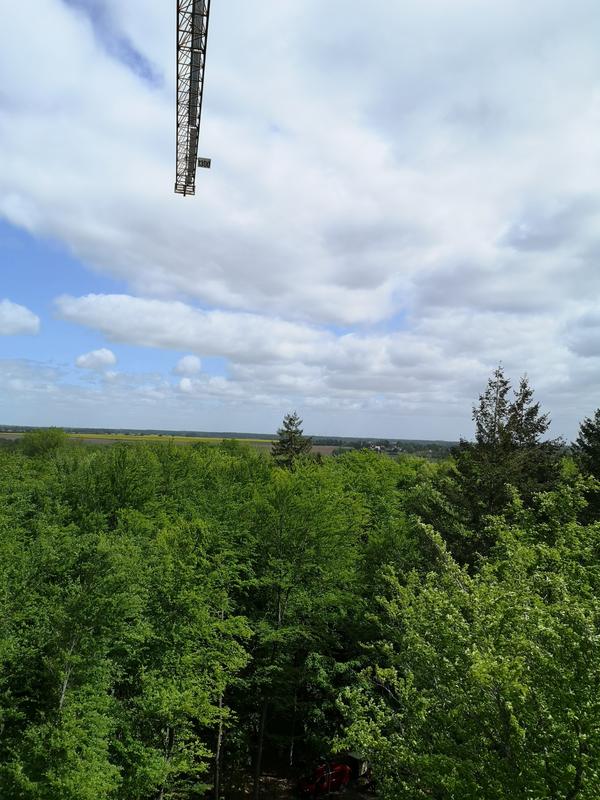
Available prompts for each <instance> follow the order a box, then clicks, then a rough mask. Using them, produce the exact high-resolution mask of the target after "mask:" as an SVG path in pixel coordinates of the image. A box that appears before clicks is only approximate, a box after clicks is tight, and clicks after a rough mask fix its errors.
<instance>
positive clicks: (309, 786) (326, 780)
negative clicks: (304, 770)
mask: <svg viewBox="0 0 600 800" xmlns="http://www.w3.org/2000/svg"><path fill="white" fill-rule="evenodd" d="M351 778H352V770H351V769H350V767H349V766H348V765H347V764H338V763H335V762H332V763H331V764H327V763H325V764H319V766H318V767H317V768H316V769H315V770H314V772H313V774H312V775H311V776H310V777H308V778H304V779H303V780H302V781H300V786H299V789H300V793H301V795H302V796H303V797H310V798H313V797H320V796H321V795H324V794H329V793H330V792H337V791H340V790H341V789H345V788H346V787H347V786H348V784H349V783H350V780H351Z"/></svg>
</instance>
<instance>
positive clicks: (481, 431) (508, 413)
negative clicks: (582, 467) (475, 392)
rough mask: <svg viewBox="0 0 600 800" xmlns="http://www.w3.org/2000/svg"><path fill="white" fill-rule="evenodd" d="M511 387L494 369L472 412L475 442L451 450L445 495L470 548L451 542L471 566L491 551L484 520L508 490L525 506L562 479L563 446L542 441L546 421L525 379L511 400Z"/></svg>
mask: <svg viewBox="0 0 600 800" xmlns="http://www.w3.org/2000/svg"><path fill="white" fill-rule="evenodd" d="M510 388H511V386H510V381H509V380H508V379H507V378H506V377H505V375H504V371H503V369H502V367H498V368H497V369H496V370H495V371H494V373H493V375H492V377H491V378H490V380H489V381H488V385H487V388H486V390H485V391H484V393H483V394H482V395H480V397H479V404H478V405H477V406H475V407H474V408H473V420H474V422H475V442H466V441H461V442H460V445H459V446H458V448H457V449H456V450H455V451H454V460H455V465H456V472H455V476H454V480H453V481H452V482H450V483H447V484H446V487H445V490H446V496H447V498H448V500H449V501H450V502H451V504H453V505H454V506H455V507H456V508H460V509H462V522H463V525H464V526H465V527H466V528H467V529H469V530H470V531H472V532H473V534H474V536H473V537H472V541H471V543H470V545H469V546H465V545H466V541H465V540H464V539H462V541H457V540H456V539H455V540H454V541H453V542H451V544H452V548H453V552H454V553H455V554H456V555H457V557H459V558H460V559H461V560H462V561H467V562H473V561H474V559H475V558H476V556H481V555H486V554H487V553H488V552H489V550H490V548H491V547H492V546H493V544H494V540H493V539H492V538H490V536H489V534H487V533H486V531H485V526H486V519H487V518H488V517H489V516H491V515H494V514H499V513H501V512H502V511H503V510H504V509H505V508H506V507H507V505H508V503H509V502H510V497H511V487H513V488H516V489H517V490H518V492H519V493H520V495H521V497H522V498H523V500H524V501H525V502H526V503H529V502H531V501H532V500H533V498H534V497H535V495H536V493H537V492H541V491H545V490H548V489H552V488H553V487H554V486H555V485H556V483H557V481H558V479H559V476H560V464H561V457H562V450H563V443H562V441H561V440H550V441H547V440H544V439H543V438H542V437H544V435H545V434H546V433H547V431H548V427H549V425H550V420H549V417H548V415H547V414H542V413H541V411H540V405H539V403H536V402H534V401H533V390H532V389H531V387H530V385H529V382H528V380H527V378H526V377H523V378H521V381H520V383H519V388H518V389H517V390H515V392H514V397H513V399H512V400H511V399H510V398H509V392H510ZM448 533H449V536H448V538H449V540H451V539H452V538H453V534H452V532H451V531H449V532H448ZM461 538H462V537H461Z"/></svg>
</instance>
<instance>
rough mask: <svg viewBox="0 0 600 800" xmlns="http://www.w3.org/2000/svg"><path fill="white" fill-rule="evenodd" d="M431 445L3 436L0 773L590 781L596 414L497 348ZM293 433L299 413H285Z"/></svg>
mask: <svg viewBox="0 0 600 800" xmlns="http://www.w3.org/2000/svg"><path fill="white" fill-rule="evenodd" d="M473 421H474V428H475V430H474V437H473V441H461V442H460V444H459V445H458V446H457V447H456V448H455V449H454V450H453V452H452V455H451V456H450V457H448V458H445V459H443V460H440V461H435V462H433V461H428V460H425V459H422V458H418V457H415V456H413V455H410V454H404V453H403V454H400V455H398V456H394V457H389V456H388V455H385V454H380V453H377V452H372V451H368V450H356V451H352V452H348V453H344V454H342V455H339V456H336V457H328V458H316V457H313V456H311V453H310V443H309V442H308V441H307V440H305V439H303V437H302V433H301V431H300V430H297V431H296V434H297V435H296V434H295V435H293V436H290V435H286V430H285V429H282V432H281V436H280V442H279V447H275V448H274V452H273V455H269V454H268V453H261V452H258V451H256V450H252V449H251V448H250V447H249V446H247V445H244V444H242V443H239V442H236V441H225V442H223V443H221V444H219V445H218V446H214V445H212V446H211V445H209V444H207V443H204V442H200V443H198V444H194V445H192V446H189V447H177V446H175V445H173V444H170V443H169V442H164V443H152V444H144V443H140V444H136V445H128V444H116V445H114V446H110V447H104V448H100V447H90V446H74V445H72V444H68V443H67V442H66V440H65V436H64V434H62V433H61V432H60V431H58V430H50V431H31V432H29V433H27V434H26V435H25V436H24V437H23V439H22V440H21V441H20V442H15V443H11V444H5V445H4V446H2V447H1V448H0V603H1V616H0V661H1V669H0V797H2V798H7V799H8V798H10V799H11V800H193V799H194V798H204V797H207V798H208V797H213V798H217V799H218V798H236V797H244V796H247V797H254V798H260V797H263V796H264V791H265V788H264V786H265V785H264V776H266V775H282V776H287V777H291V778H293V779H295V778H296V777H298V776H300V775H302V774H304V773H305V772H306V771H307V770H310V768H311V765H313V764H314V763H315V761H316V760H317V759H318V758H320V757H325V758H333V757H335V756H336V754H342V753H348V752H354V753H359V754H361V756H362V757H364V758H365V759H366V760H367V761H368V762H369V764H370V769H371V772H372V778H373V785H374V791H375V796H376V797H377V798H378V800H420V799H421V798H423V799H427V798H433V799H434V800H453V799H456V800H459V799H460V800H501V799H503V798H506V799H508V798H511V799H512V798H515V799H518V798H523V800H525V798H529V799H531V800H536V799H538V798H539V799H540V800H542V799H544V798H547V799H548V800H576V799H579V800H597V798H598V797H600V691H599V689H600V483H599V482H598V479H600V410H599V411H597V412H596V413H595V414H593V415H592V416H591V417H590V418H586V419H584V420H583V421H582V423H581V426H580V430H579V435H578V437H577V441H576V442H574V443H573V444H572V445H570V446H567V444H566V443H565V442H563V441H562V440H553V439H549V438H548V431H549V417H548V415H547V414H545V413H543V412H542V410H541V409H540V406H539V404H538V403H537V402H536V401H535V398H534V395H533V391H532V389H531V387H530V385H529V382H528V380H527V379H526V378H523V379H521V381H520V382H519V383H518V385H516V386H515V387H514V388H513V386H511V383H510V381H509V379H508V378H507V377H506V375H505V374H504V371H503V370H502V369H501V368H498V369H497V370H496V371H495V372H494V374H493V375H492V376H491V378H490V380H489V383H488V385H487V387H485V389H484V391H483V393H482V394H481V396H480V397H479V399H478V400H477V402H476V403H475V406H474V408H473ZM287 433H289V431H288V432H287Z"/></svg>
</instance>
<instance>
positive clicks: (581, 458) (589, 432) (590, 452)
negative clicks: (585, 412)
mask: <svg viewBox="0 0 600 800" xmlns="http://www.w3.org/2000/svg"><path fill="white" fill-rule="evenodd" d="M572 449H573V455H574V457H575V461H576V462H577V464H578V465H579V467H580V469H581V470H582V471H583V472H584V473H586V474H587V475H591V476H593V477H594V478H596V479H597V480H600V408H599V409H597V410H596V412H595V414H594V416H593V417H592V418H590V417H586V418H585V419H584V420H583V422H582V423H581V424H580V425H579V433H578V435H577V439H576V440H575V442H574V443H573V446H572ZM586 500H587V503H588V507H587V509H586V512H585V513H584V515H583V517H584V519H586V520H588V521H596V520H597V519H599V518H600V489H594V488H590V489H589V491H588V492H587V493H586Z"/></svg>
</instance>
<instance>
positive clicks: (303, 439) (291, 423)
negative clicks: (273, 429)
mask: <svg viewBox="0 0 600 800" xmlns="http://www.w3.org/2000/svg"><path fill="white" fill-rule="evenodd" d="M301 425H302V420H301V419H300V417H299V416H298V414H297V413H296V412H295V411H294V413H293V414H286V415H285V417H284V418H283V425H282V427H281V428H279V430H278V431H277V436H278V437H279V439H278V440H277V441H276V442H275V443H274V444H273V447H272V450H271V453H272V455H273V457H274V458H275V459H276V461H277V462H278V463H279V464H281V466H283V467H291V466H292V464H293V462H294V459H296V458H298V456H302V455H304V454H305V453H309V452H310V450H311V448H312V439H310V438H308V437H307V436H304V431H303V430H302V428H301V427H300V426H301Z"/></svg>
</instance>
